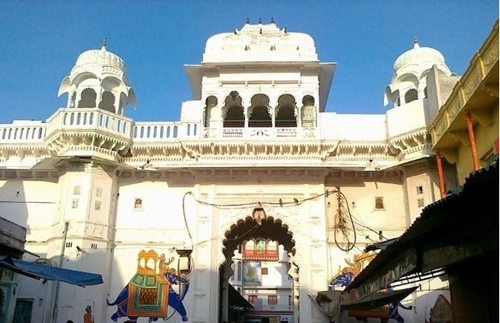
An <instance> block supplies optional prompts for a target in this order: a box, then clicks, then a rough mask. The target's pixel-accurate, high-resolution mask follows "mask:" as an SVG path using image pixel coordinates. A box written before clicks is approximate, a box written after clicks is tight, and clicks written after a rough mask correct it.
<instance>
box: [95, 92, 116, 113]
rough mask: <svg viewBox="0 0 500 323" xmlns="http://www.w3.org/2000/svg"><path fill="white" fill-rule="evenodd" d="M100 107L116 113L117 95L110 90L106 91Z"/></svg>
mask: <svg viewBox="0 0 500 323" xmlns="http://www.w3.org/2000/svg"><path fill="white" fill-rule="evenodd" d="M99 108H100V109H103V110H106V111H109V112H113V113H116V109H115V95H114V94H113V93H111V92H110V91H105V92H104V93H103V94H102V100H101V103H99Z"/></svg>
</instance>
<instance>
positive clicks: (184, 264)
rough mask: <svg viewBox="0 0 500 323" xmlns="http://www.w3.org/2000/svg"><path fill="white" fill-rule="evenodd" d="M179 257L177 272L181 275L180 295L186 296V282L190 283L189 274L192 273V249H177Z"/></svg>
mask: <svg viewBox="0 0 500 323" xmlns="http://www.w3.org/2000/svg"><path fill="white" fill-rule="evenodd" d="M175 251H177V254H178V255H179V258H178V259H177V274H178V275H179V278H178V279H179V295H182V296H181V297H183V296H184V292H186V291H187V290H185V288H186V284H189V281H188V280H187V275H189V273H191V253H192V252H193V250H192V249H176V250H175Z"/></svg>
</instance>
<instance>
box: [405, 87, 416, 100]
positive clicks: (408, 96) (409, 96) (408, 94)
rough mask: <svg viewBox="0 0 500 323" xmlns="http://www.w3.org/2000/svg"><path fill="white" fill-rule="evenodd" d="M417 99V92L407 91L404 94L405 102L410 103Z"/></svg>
mask: <svg viewBox="0 0 500 323" xmlns="http://www.w3.org/2000/svg"><path fill="white" fill-rule="evenodd" d="M416 99H418V92H417V90H416V89H409V90H408V91H406V93H405V102H406V103H410V102H411V101H415V100H416Z"/></svg>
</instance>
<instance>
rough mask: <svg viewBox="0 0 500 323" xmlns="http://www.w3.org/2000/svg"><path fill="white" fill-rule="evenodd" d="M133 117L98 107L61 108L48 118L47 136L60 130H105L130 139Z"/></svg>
mask: <svg viewBox="0 0 500 323" xmlns="http://www.w3.org/2000/svg"><path fill="white" fill-rule="evenodd" d="M132 122H133V121H132V119H129V118H127V117H124V116H119V115H116V114H114V113H111V112H108V111H105V110H101V109H97V108H78V109H59V110H58V111H57V112H56V113H55V114H53V115H52V116H51V117H50V118H49V119H48V120H47V137H48V136H50V135H51V134H53V133H54V132H56V131H59V130H76V131H78V130H82V131H90V130H104V131H105V132H107V133H110V134H113V135H117V136H120V137H125V138H126V139H130V138H131V136H132Z"/></svg>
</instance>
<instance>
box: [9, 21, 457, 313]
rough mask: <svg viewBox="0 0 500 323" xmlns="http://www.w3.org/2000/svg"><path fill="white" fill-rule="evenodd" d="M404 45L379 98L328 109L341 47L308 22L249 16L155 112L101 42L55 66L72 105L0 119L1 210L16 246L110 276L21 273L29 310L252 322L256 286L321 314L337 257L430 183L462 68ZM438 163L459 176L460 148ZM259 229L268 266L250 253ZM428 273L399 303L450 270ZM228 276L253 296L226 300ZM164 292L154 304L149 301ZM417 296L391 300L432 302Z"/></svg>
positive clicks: (408, 207)
mask: <svg viewBox="0 0 500 323" xmlns="http://www.w3.org/2000/svg"><path fill="white" fill-rule="evenodd" d="M409 45H412V46H409V48H408V50H407V51H405V52H403V53H401V55H400V56H399V57H398V58H397V59H396V60H395V62H394V66H393V69H392V70H391V69H390V68H391V67H390V66H388V69H387V79H388V85H387V87H386V88H385V89H380V92H381V98H382V97H383V98H384V102H383V103H384V105H386V106H387V110H386V112H385V113H383V114H342V113H336V112H327V111H325V107H326V103H327V99H328V94H329V91H330V87H331V84H332V80H333V77H334V72H335V68H336V63H329V62H321V61H320V59H319V57H318V54H317V52H316V47H315V42H314V40H313V38H312V37H311V36H309V35H307V34H303V33H298V32H291V31H287V30H286V28H281V27H279V26H278V25H276V24H275V23H274V22H271V23H262V22H259V23H256V24H251V23H249V22H247V23H246V24H244V25H243V26H242V28H241V29H235V30H234V31H232V32H228V33H221V34H217V35H214V36H213V37H211V38H209V39H208V40H207V42H206V47H205V51H204V53H203V59H202V62H201V63H200V64H198V65H186V66H185V71H186V74H187V76H188V80H189V84H190V86H191V90H192V94H193V99H192V100H191V101H187V102H184V103H183V104H182V107H180V108H181V117H180V120H179V121H165V122H148V121H139V120H133V119H131V118H129V117H127V109H128V108H130V106H134V105H135V103H136V93H135V91H134V89H133V78H131V79H130V80H129V78H128V74H127V70H126V64H125V62H124V61H123V60H122V58H120V57H119V56H117V55H116V54H114V53H112V52H110V51H108V48H107V45H106V44H103V46H102V48H100V49H94V50H88V51H85V52H83V53H82V54H81V55H80V56H79V57H78V58H77V60H76V63H75V65H74V66H73V67H72V68H71V67H68V70H69V75H68V76H66V77H64V76H63V75H61V78H63V77H64V78H63V80H62V83H61V86H60V88H59V95H64V96H67V104H66V106H63V107H60V108H59V109H57V107H54V113H53V114H52V115H51V116H47V117H48V118H47V119H46V120H43V121H25V120H16V121H14V122H13V123H11V124H1V125H0V199H1V200H3V201H4V203H3V204H2V209H0V217H3V218H5V219H7V220H9V221H11V222H14V223H16V224H18V225H20V226H23V227H26V229H27V235H26V243H25V249H26V250H29V251H30V254H25V255H24V258H23V259H24V260H27V261H34V260H36V257H35V256H33V255H32V254H31V253H34V254H37V255H39V256H40V257H41V258H45V259H48V260H49V261H50V262H52V263H53V265H54V266H57V264H58V263H59V262H61V263H62V267H63V268H66V269H73V270H78V271H85V272H92V273H99V274H101V275H102V277H103V281H104V284H103V285H100V286H95V287H86V288H81V287H78V286H72V285H67V284H64V283H62V284H56V283H55V282H52V281H37V280H34V279H31V278H28V277H22V276H18V277H17V281H16V282H15V283H14V284H15V287H16V288H15V290H16V295H15V297H16V298H17V299H18V300H21V301H22V302H23V303H22V304H23V306H24V307H23V309H24V310H27V308H28V309H29V311H30V313H31V322H58V323H64V322H66V321H67V320H69V319H71V320H74V321H75V322H78V321H79V320H81V317H82V316H83V315H84V314H85V309H86V308H87V306H91V307H92V309H93V311H92V315H93V316H94V318H95V322H112V321H116V320H117V321H118V322H123V321H125V320H126V318H125V317H124V316H126V315H124V313H127V310H128V311H129V312H128V313H129V315H128V316H129V317H130V319H132V321H133V320H134V319H133V317H137V316H139V317H140V318H139V319H138V322H146V321H147V320H148V319H147V317H148V316H152V315H155V313H160V312H161V313H163V315H165V316H164V317H167V318H169V320H171V321H172V322H182V321H189V322H199V323H202V322H205V323H213V322H222V321H228V322H229V321H230V320H237V321H238V322H245V318H246V317H250V316H251V317H252V318H254V319H255V317H256V315H250V316H245V315H246V314H245V313H247V312H249V311H250V312H251V311H255V304H257V303H258V302H257V303H256V302H255V300H256V299H258V298H259V297H258V296H259V295H260V294H262V293H261V292H255V293H254V292H251V290H257V289H259V290H268V292H266V293H264V294H263V295H264V296H265V297H266V300H267V301H270V302H272V303H273V302H275V305H283V308H281V307H279V306H277V307H275V308H267V309H268V310H269V311H270V312H272V311H273V310H276V311H278V310H282V309H285V308H286V311H285V312H286V313H281V314H280V313H279V312H278V313H276V315H272V313H266V315H265V316H266V317H267V320H268V321H267V322H273V320H274V321H275V322H292V321H293V322H299V321H300V322H318V323H319V322H328V317H327V315H325V313H324V312H322V310H321V308H320V307H319V306H318V305H317V304H316V303H315V300H314V297H316V295H317V294H318V292H320V291H324V290H327V289H328V288H329V283H330V282H331V280H332V278H334V277H335V276H336V275H338V274H339V273H341V272H343V271H345V270H346V268H347V269H349V270H351V271H354V272H359V271H361V270H362V269H363V267H364V266H366V263H367V261H368V260H369V259H370V257H371V255H372V254H371V253H367V252H365V251H364V248H365V247H366V246H367V245H369V244H373V243H374V242H382V241H385V240H389V239H392V238H396V237H398V236H400V235H401V234H402V233H403V232H405V230H406V229H407V228H408V227H409V226H410V225H411V224H412V223H413V221H414V220H415V219H416V218H417V217H418V216H419V215H420V212H421V211H422V209H423V208H424V207H425V206H426V205H428V204H430V203H433V202H435V201H436V200H438V199H439V198H440V190H439V176H438V170H437V166H436V158H435V155H434V153H433V152H432V150H431V138H430V136H429V133H428V130H427V128H428V126H429V125H430V123H431V121H432V120H431V116H432V115H435V113H436V111H437V110H438V108H439V106H438V104H439V102H443V101H444V100H445V99H446V98H447V96H449V95H450V93H451V90H452V88H453V86H454V84H455V83H456V82H457V80H458V78H459V77H458V76H456V75H454V74H453V73H452V72H451V71H450V69H449V68H448V67H447V65H446V63H445V59H444V57H443V55H442V54H441V53H439V52H438V51H437V50H435V49H433V48H429V47H424V46H421V45H420V44H419V42H418V40H416V39H415V40H414V41H413V44H411V40H410V41H409ZM397 55H398V53H397V52H395V53H394V56H395V57H396V56H397ZM340 64H341V62H340ZM431 73H433V74H432V75H434V76H436V75H437V76H439V77H432V78H429V77H428V76H429V75H430V74H431ZM437 80H439V82H438V81H437ZM438 83H439V84H438ZM54 90H56V89H54ZM137 96H138V98H140V96H141V93H137ZM330 100H335V98H334V97H331V98H330ZM381 103H382V102H381ZM381 103H380V104H381ZM373 104H374V105H378V104H379V103H378V102H373ZM150 108H154V107H150ZM442 167H443V174H444V175H443V180H444V182H445V183H446V186H447V189H451V188H453V187H455V186H456V185H457V179H456V170H455V169H454V167H453V165H451V164H448V163H447V162H446V160H443V164H442ZM261 240H264V241H265V242H266V247H267V246H268V245H269V243H270V244H271V245H272V246H273V248H275V250H276V255H274V256H273V257H274V258H273V259H272V260H273V261H278V262H277V264H279V265H274V264H270V263H266V262H269V261H270V260H269V259H266V258H265V257H263V255H262V254H261V255H254V256H251V255H250V253H249V250H250V249H248V246H249V243H253V245H252V246H253V248H254V249H255V250H257V249H256V248H257V247H258V242H259V241H261ZM242 246H246V247H247V248H246V249H245V248H243V249H242ZM266 250H267V249H266ZM245 251H246V252H247V254H245ZM266 252H267V251H266ZM61 259H62V261H60V260H61ZM279 261H282V262H281V263H280V262H279ZM263 264H264V265H263ZM240 266H241V267H240ZM245 266H247V267H245ZM264 267H265V268H266V269H267V270H269V272H272V271H273V270H274V269H275V268H278V269H276V271H277V272H278V271H279V272H280V273H283V272H284V273H285V275H283V274H280V275H277V276H276V277H278V276H279V277H280V278H279V279H282V280H284V281H283V282H282V284H281V285H280V286H285V287H280V288H281V289H280V290H278V292H276V290H277V287H276V286H277V284H276V283H275V282H271V281H269V279H268V278H269V277H271V275H269V274H264V276H262V274H263V272H262V269H263V268H264ZM243 268H247V269H246V270H247V274H248V270H251V274H248V275H250V276H248V275H247V277H246V278H245V277H244V275H243V274H244V273H245V272H240V271H243ZM249 268H250V269H249ZM283 268H286V269H283ZM267 270H266V272H267ZM266 275H269V276H268V277H267V276H266ZM141 277H142V278H141ZM144 277H146V278H148V277H149V278H151V281H152V282H154V286H160V287H158V290H156V291H155V293H156V294H154V295H155V296H150V297H149V298H148V297H146V296H144V295H145V294H144V290H146V288H151V286H149V285H144V284H146V283H147V281H149V280H148V279H145V281H146V282H143V281H142V280H143V279H144ZM152 277H155V278H154V279H153V278H152ZM259 277H260V278H259ZM283 277H285V278H283ZM434 281H437V282H435V283H428V285H422V287H421V288H420V289H419V290H418V291H416V292H414V293H413V294H412V295H410V297H409V298H407V300H406V302H407V303H409V304H414V305H415V304H424V303H425V302H426V301H425V297H426V293H425V292H426V288H427V291H435V290H436V289H439V290H443V291H444V292H443V293H441V294H444V297H448V299H449V294H447V293H446V290H447V283H446V281H445V282H442V281H440V280H439V279H434ZM249 283H251V284H249ZM141 284H142V285H141ZM252 284H253V285H252ZM229 285H232V286H229ZM233 286H234V287H233ZM252 286H254V287H252ZM255 286H258V288H257V287H255ZM0 287H2V289H4V288H3V286H1V285H0ZM124 287H126V289H124ZM238 287H240V291H241V292H242V294H243V296H244V298H245V299H246V301H247V302H248V303H249V304H252V303H253V305H254V306H253V307H254V309H252V308H251V307H250V306H248V307H245V306H244V305H242V304H239V305H241V306H239V305H238V304H234V299H233V297H230V294H231V288H238ZM273 288H274V290H275V292H269V290H273ZM335 288H336V287H335ZM422 288H423V289H422ZM5 290H7V289H5ZM245 290H246V293H244V292H243V291H245ZM249 290H250V292H249ZM8 291H9V292H11V291H12V288H10V287H9V289H8ZM123 291H125V292H127V293H128V294H123V295H125V296H126V297H124V298H121V295H122V294H121V293H122V292H123ZM134 293H135V294H134ZM141 293H142V294H141ZM431 294H432V293H431ZM441 294H439V293H438V294H435V295H434V294H433V296H432V297H434V299H433V300H432V301H429V302H432V304H433V303H434V301H435V299H436V298H437V297H438V296H439V295H441ZM171 295H174V296H175V297H173V298H170V296H171ZM176 295H179V296H180V297H177V296H176ZM249 296H252V297H249ZM275 296H276V297H275ZM155 297H156V298H155ZM176 297H177V298H176ZM167 299H168V306H167V309H166V312H165V309H164V308H163V307H162V306H160V305H161V304H159V305H158V304H156V303H157V301H158V300H163V301H164V302H163V303H165V302H166V301H167ZM107 301H108V302H109V303H110V304H114V303H116V304H115V305H112V306H108V303H107ZM155 302H156V303H155ZM26 303H28V305H29V304H31V308H29V307H30V306H27V305H26ZM120 304H121V305H120ZM124 304H125V305H124ZM155 304H156V305H158V306H157V307H155V306H153V305H155ZM265 305H266V304H265ZM267 305H273V304H267ZM124 306H125V307H124ZM127 306H128V308H127ZM153 307H154V308H153ZM430 307H431V306H429V309H430ZM277 308H278V309H277ZM238 309H239V310H240V313H235V312H234V311H238ZM417 309H418V312H417V311H409V312H407V313H402V315H403V316H404V317H405V318H407V319H408V320H409V322H412V318H416V317H428V315H429V313H425V311H426V309H425V306H423V305H422V306H419V307H417ZM132 310H133V313H135V314H133V315H132V314H130V313H132ZM261 310H262V308H261ZM162 311H163V312H162ZM254 314H255V313H254ZM13 315H14V314H12V317H13ZM280 315H282V316H283V317H280ZM271 317H273V318H272V320H271ZM352 320H353V321H355V319H354V318H352ZM264 321H265V320H263V322H264ZM415 322H416V321H415ZM419 322H421V321H419Z"/></svg>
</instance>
